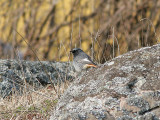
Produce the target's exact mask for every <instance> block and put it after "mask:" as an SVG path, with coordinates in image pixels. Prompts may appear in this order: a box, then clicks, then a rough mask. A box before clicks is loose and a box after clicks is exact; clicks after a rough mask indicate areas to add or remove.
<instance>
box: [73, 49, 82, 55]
mask: <svg viewBox="0 0 160 120" xmlns="http://www.w3.org/2000/svg"><path fill="white" fill-rule="evenodd" d="M70 52H72V53H73V55H74V56H75V55H78V54H79V53H80V52H82V50H81V49H80V48H74V49H73V50H71V51H70Z"/></svg>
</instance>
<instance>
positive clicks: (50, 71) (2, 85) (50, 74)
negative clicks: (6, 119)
mask: <svg viewBox="0 0 160 120" xmlns="http://www.w3.org/2000/svg"><path fill="white" fill-rule="evenodd" d="M73 78H74V69H73V67H72V66H71V64H70V63H65V62H64V63H60V62H47V61H41V62H39V61H34V62H33V61H22V60H0V96H1V97H3V98H4V97H6V96H9V95H10V94H11V93H12V92H13V89H14V91H16V92H18V93H20V94H22V93H23V88H24V87H25V84H27V85H31V86H34V89H39V88H41V87H42V86H45V85H47V84H51V82H52V84H57V82H58V81H59V83H60V82H64V81H65V80H70V81H71V80H73Z"/></svg>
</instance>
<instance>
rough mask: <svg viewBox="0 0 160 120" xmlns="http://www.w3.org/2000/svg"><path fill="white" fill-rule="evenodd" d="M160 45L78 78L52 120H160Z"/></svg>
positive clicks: (119, 59) (111, 62)
mask: <svg viewBox="0 0 160 120" xmlns="http://www.w3.org/2000/svg"><path fill="white" fill-rule="evenodd" d="M159 119H160V44H157V45H154V46H152V47H146V48H141V49H138V50H135V51H131V52H128V53H126V54H124V55H121V56H118V57H116V58H114V59H113V60H111V61H109V62H106V63H105V64H103V65H100V66H99V67H98V68H97V69H91V70H90V71H88V72H86V73H85V74H84V75H83V76H79V77H78V78H76V79H75V80H74V81H73V83H72V84H71V86H70V87H69V88H68V89H67V90H66V91H65V92H64V94H63V95H62V96H61V98H60V99H59V101H58V103H57V105H56V107H55V108H54V110H53V112H52V113H51V117H50V120H159Z"/></svg>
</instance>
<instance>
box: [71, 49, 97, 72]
mask: <svg viewBox="0 0 160 120" xmlns="http://www.w3.org/2000/svg"><path fill="white" fill-rule="evenodd" d="M70 52H71V53H72V54H73V66H74V68H75V70H76V71H77V72H81V71H82V70H87V69H88V68H90V67H94V68H96V67H97V65H96V64H95V63H94V62H93V61H92V60H91V57H90V56H88V55H87V54H86V53H85V52H84V51H83V50H81V49H80V48H74V49H73V50H71V51H70Z"/></svg>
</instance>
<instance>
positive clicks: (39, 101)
mask: <svg viewBox="0 0 160 120" xmlns="http://www.w3.org/2000/svg"><path fill="white" fill-rule="evenodd" d="M66 88H67V86H66V85H65V84H62V85H61V87H56V89H57V90H59V92H60V93H61V94H62V93H63V92H64V90H65V89H66ZM57 102H58V96H57V94H56V93H55V91H54V89H53V87H52V86H51V85H48V86H47V87H45V88H43V89H40V90H38V91H35V92H33V91H32V92H26V93H25V94H23V95H22V96H17V95H16V94H15V95H12V96H10V97H8V98H5V99H2V100H1V101H0V119H1V120H25V119H27V120H32V119H34V120H40V119H41V120H46V119H49V117H50V112H51V111H52V109H53V107H54V106H55V105H56V103H57Z"/></svg>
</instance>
